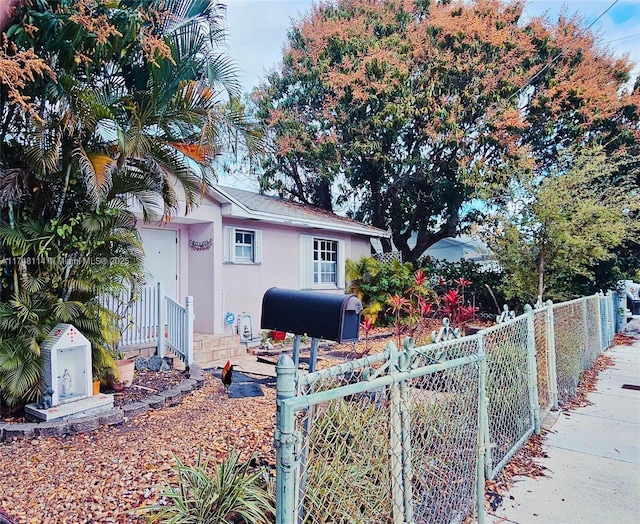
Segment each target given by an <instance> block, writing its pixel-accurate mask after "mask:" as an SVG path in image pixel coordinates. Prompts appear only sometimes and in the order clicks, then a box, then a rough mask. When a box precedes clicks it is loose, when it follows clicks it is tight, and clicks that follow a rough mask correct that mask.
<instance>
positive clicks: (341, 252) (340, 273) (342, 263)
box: [336, 240, 347, 289]
mask: <svg viewBox="0 0 640 524" xmlns="http://www.w3.org/2000/svg"><path fill="white" fill-rule="evenodd" d="M346 265H347V260H346V257H345V243H344V240H338V267H337V268H336V280H337V282H336V285H337V286H338V287H339V288H342V289H344V288H345V287H346V281H345V276H344V275H345V271H346Z"/></svg>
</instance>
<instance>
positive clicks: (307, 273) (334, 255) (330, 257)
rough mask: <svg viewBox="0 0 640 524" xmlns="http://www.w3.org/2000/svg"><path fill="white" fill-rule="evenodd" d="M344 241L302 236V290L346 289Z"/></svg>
mask: <svg viewBox="0 0 640 524" xmlns="http://www.w3.org/2000/svg"><path fill="white" fill-rule="evenodd" d="M344 270H345V256H344V241H342V240H335V239H331V238H320V237H312V236H307V235H301V236H300V287H301V289H315V288H319V289H322V288H324V289H327V288H330V289H333V288H344V286H345V280H344Z"/></svg>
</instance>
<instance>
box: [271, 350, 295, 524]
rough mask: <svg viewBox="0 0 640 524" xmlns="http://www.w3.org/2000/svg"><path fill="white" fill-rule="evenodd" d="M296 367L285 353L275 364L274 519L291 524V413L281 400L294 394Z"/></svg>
mask: <svg viewBox="0 0 640 524" xmlns="http://www.w3.org/2000/svg"><path fill="white" fill-rule="evenodd" d="M295 375H296V367H295V365H294V363H293V360H291V357H290V356H288V355H282V356H281V357H280V359H279V360H278V364H277V365H276V429H275V431H274V436H273V440H274V446H275V448H276V523H277V524H292V523H293V522H295V514H296V477H295V474H296V457H295V442H296V438H295V435H294V431H295V417H293V416H292V414H290V413H288V411H287V410H286V409H285V408H284V406H283V402H284V400H286V399H288V398H291V397H294V396H295V394H296V381H295Z"/></svg>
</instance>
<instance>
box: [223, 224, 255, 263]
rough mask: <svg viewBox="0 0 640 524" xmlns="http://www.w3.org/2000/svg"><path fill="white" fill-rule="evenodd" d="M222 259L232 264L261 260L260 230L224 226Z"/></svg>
mask: <svg viewBox="0 0 640 524" xmlns="http://www.w3.org/2000/svg"><path fill="white" fill-rule="evenodd" d="M224 261H225V262H228V263H232V264H260V263H261V262H262V231H260V230H259V229H244V228H240V227H230V226H226V227H225V228H224Z"/></svg>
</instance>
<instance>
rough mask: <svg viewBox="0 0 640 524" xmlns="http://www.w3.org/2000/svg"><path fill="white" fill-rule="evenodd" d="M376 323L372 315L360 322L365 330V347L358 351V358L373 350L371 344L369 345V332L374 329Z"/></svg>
mask: <svg viewBox="0 0 640 524" xmlns="http://www.w3.org/2000/svg"><path fill="white" fill-rule="evenodd" d="M374 323H375V321H374V320H373V319H372V318H371V317H364V320H363V321H362V322H361V323H360V327H361V328H362V331H364V349H363V350H362V351H360V352H356V358H360V357H364V356H365V355H368V354H369V352H370V351H371V346H369V333H370V332H371V330H372V329H373V324H374Z"/></svg>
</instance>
